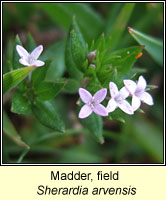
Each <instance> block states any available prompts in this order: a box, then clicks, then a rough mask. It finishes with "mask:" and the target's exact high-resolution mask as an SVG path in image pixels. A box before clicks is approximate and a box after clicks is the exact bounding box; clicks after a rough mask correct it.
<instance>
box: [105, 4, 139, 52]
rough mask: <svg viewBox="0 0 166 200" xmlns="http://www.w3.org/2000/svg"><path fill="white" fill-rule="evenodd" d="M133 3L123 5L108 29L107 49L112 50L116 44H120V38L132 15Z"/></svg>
mask: <svg viewBox="0 0 166 200" xmlns="http://www.w3.org/2000/svg"><path fill="white" fill-rule="evenodd" d="M134 6H135V3H125V4H124V6H123V8H122V9H121V11H120V13H119V15H118V17H117V19H116V20H115V21H114V25H113V26H112V27H110V28H111V29H110V32H109V31H108V30H107V32H109V34H108V39H107V42H106V45H107V48H108V49H109V50H111V51H112V50H113V49H115V48H116V46H117V44H118V42H120V39H121V36H122V34H123V32H124V30H125V29H126V25H127V22H128V20H129V18H130V16H131V14H132V11H133V8H134Z"/></svg>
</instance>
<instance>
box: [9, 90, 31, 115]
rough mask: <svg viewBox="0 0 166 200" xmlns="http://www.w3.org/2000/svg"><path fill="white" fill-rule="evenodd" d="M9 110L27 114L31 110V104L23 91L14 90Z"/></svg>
mask: <svg viewBox="0 0 166 200" xmlns="http://www.w3.org/2000/svg"><path fill="white" fill-rule="evenodd" d="M11 111H12V112H14V113H18V114H24V115H26V114H28V113H30V111H31V105H30V102H29V101H28V99H27V98H26V97H25V96H24V94H23V93H20V92H16V93H14V95H13V97H12V107H11Z"/></svg>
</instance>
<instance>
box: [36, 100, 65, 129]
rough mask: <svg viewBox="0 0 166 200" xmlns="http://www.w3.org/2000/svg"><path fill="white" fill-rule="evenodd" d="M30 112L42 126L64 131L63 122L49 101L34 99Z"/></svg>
mask: <svg viewBox="0 0 166 200" xmlns="http://www.w3.org/2000/svg"><path fill="white" fill-rule="evenodd" d="M32 112H33V114H34V115H35V117H36V118H37V119H38V120H39V121H40V123H42V124H43V125H44V126H47V127H48V128H51V129H53V130H57V131H61V132H64V131H65V127H64V124H63V122H62V120H61V119H60V117H59V114H58V113H57V111H56V109H55V107H54V106H53V104H52V103H51V102H50V101H35V102H34V104H33V105H32Z"/></svg>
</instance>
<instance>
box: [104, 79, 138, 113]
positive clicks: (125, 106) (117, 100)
mask: <svg viewBox="0 0 166 200" xmlns="http://www.w3.org/2000/svg"><path fill="white" fill-rule="evenodd" d="M109 89H110V94H111V99H110V100H109V102H108V105H107V107H106V109H107V111H108V112H113V111H114V110H115V109H116V108H117V107H119V108H120V109H121V110H122V111H123V112H125V113H127V114H129V115H132V114H134V112H133V109H132V107H131V105H130V104H129V103H128V102H127V101H126V100H125V99H126V98H127V96H128V95H129V94H128V92H126V89H125V88H124V87H123V88H122V89H121V90H120V91H118V88H117V86H116V84H115V83H113V82H110V83H109Z"/></svg>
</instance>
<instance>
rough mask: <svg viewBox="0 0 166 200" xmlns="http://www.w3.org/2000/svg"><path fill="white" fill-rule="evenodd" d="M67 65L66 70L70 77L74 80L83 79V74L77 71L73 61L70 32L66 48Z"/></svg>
mask: <svg viewBox="0 0 166 200" xmlns="http://www.w3.org/2000/svg"><path fill="white" fill-rule="evenodd" d="M65 63H66V69H67V71H68V72H69V74H70V76H71V77H72V78H74V79H77V80H81V79H82V77H83V73H82V72H81V71H80V70H78V69H77V66H76V64H75V62H74V59H73V55H72V48H71V38H70V32H69V34H68V37H67V41H66V47H65Z"/></svg>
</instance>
